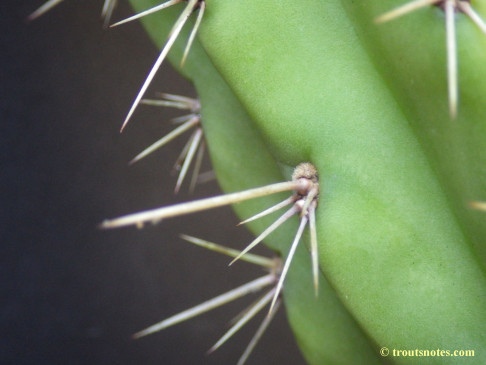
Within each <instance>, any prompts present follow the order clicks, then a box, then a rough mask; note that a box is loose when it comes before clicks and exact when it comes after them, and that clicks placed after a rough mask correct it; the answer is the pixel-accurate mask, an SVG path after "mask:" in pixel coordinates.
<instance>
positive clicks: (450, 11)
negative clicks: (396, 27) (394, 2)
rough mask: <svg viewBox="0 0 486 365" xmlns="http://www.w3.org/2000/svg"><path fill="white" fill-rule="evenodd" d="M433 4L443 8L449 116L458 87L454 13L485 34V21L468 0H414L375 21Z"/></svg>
mask: <svg viewBox="0 0 486 365" xmlns="http://www.w3.org/2000/svg"><path fill="white" fill-rule="evenodd" d="M430 5H435V6H438V7H440V8H442V9H443V10H444V13H445V28H446V46H447V47H446V48H447V80H448V90H449V91H448V98H449V114H450V116H451V118H455V117H456V116H457V108H458V99H459V90H458V89H459V87H458V75H457V73H458V72H457V39H456V28H455V19H454V18H455V14H456V12H460V13H463V14H465V15H466V16H467V17H468V18H469V19H471V20H472V21H473V22H474V24H476V25H477V26H478V27H479V29H481V31H482V32H483V33H485V34H486V23H485V22H484V21H483V20H482V19H481V17H480V16H479V15H478V14H477V12H476V11H475V10H474V8H473V7H472V6H471V3H470V1H469V0H414V1H410V2H408V3H406V4H404V5H402V6H399V7H398V8H395V9H393V10H391V11H389V12H387V13H385V14H383V15H380V16H379V17H377V18H376V19H375V21H376V22H377V23H385V22H388V21H390V20H393V19H397V18H399V17H401V16H403V15H406V14H409V13H411V12H414V11H416V10H418V9H421V8H423V7H425V6H430Z"/></svg>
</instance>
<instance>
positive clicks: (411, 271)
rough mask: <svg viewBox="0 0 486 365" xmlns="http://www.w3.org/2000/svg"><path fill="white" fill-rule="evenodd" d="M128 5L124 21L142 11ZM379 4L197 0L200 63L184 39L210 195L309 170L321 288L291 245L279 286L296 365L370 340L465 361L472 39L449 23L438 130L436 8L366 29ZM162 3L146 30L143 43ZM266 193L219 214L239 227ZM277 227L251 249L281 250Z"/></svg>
mask: <svg viewBox="0 0 486 365" xmlns="http://www.w3.org/2000/svg"><path fill="white" fill-rule="evenodd" d="M132 3H133V4H134V6H135V9H136V10H137V11H140V10H142V9H146V8H148V7H150V6H153V5H154V4H156V3H158V2H156V1H150V0H143V1H141V0H132ZM381 3H382V2H381V1H379V0H376V1H367V2H366V4H365V3H364V2H346V1H342V2H341V1H336V0H326V1H317V0H302V1H299V2H286V3H285V4H284V5H282V2H281V1H278V2H277V1H261V0H260V1H256V0H246V1H241V2H235V1H227V0H207V11H206V16H205V19H204V20H203V24H202V26H201V29H200V33H199V39H200V41H201V44H202V46H203V47H204V50H205V51H206V52H207V53H208V55H209V57H210V60H211V61H209V59H208V57H207V55H206V54H205V52H204V50H203V49H202V48H201V47H200V45H199V44H196V45H195V46H194V48H193V50H192V51H191V54H190V56H189V59H188V61H187V63H186V65H185V66H184V69H183V70H182V73H183V74H184V75H185V76H187V77H188V78H190V79H191V80H192V81H193V82H194V84H195V86H196V88H197V91H198V93H199V96H200V98H201V103H202V115H203V126H204V130H205V136H206V138H207V140H208V145H209V150H210V154H211V159H212V162H213V165H214V168H215V170H216V173H217V175H218V180H219V182H220V184H221V186H222V188H223V190H225V191H235V190H241V189H244V188H248V187H254V186H260V185H264V184H266V183H269V182H275V181H279V180H282V173H283V174H284V175H285V174H287V178H288V169H286V168H281V171H280V170H279V166H288V167H290V166H295V165H296V164H298V163H299V162H302V161H311V162H312V163H314V165H316V166H317V168H318V170H319V174H320V181H321V194H320V197H321V198H320V206H319V208H318V215H317V225H318V234H319V244H320V255H319V257H320V264H321V270H322V271H323V273H324V274H325V277H326V278H327V280H328V281H329V283H330V286H328V284H327V283H325V282H324V280H321V288H320V289H321V290H320V295H319V297H318V298H317V299H314V297H313V293H312V285H311V278H310V260H309V259H308V257H306V256H307V254H306V252H305V251H306V250H305V249H304V248H303V247H301V248H300V250H299V256H298V257H297V258H296V260H295V262H294V263H293V265H292V269H291V272H290V273H289V277H288V279H287V281H286V284H285V292H284V295H285V302H286V309H287V313H288V316H289V320H290V322H291V325H292V327H293V330H294V332H295V334H296V338H297V340H298V342H299V345H300V346H301V349H302V351H303V353H304V355H305V357H306V359H307V360H308V362H309V363H311V364H327V363H358V362H359V363H372V362H377V361H379V360H380V356H379V355H377V354H376V353H373V351H372V349H375V351H376V350H377V349H379V348H380V347H382V346H386V347H388V348H390V349H393V348H395V349H404V350H413V349H425V350H436V349H445V350H461V349H462V350H466V349H472V350H474V351H475V362H476V361H477V362H478V363H481V362H484V361H485V359H486V357H485V356H486V355H485V352H484V349H485V348H486V338H485V337H486V331H485V329H486V328H485V327H486V306H485V305H484V303H486V280H485V275H484V273H485V271H484V259H485V252H486V245H485V237H486V236H485V233H486V232H485V230H486V223H485V220H484V216H482V215H481V213H479V212H474V211H470V210H468V209H467V208H466V207H465V206H466V204H467V202H468V201H469V200H471V199H481V198H483V199H484V197H485V196H486V184H485V183H484V181H485V177H486V176H485V175H486V170H485V169H486V168H485V167H484V166H485V164H484V162H485V159H486V147H485V143H484V140H485V139H484V138H483V137H484V134H485V132H486V127H485V125H486V124H485V122H484V116H485V115H486V104H485V103H484V102H481V101H482V100H483V99H484V96H485V95H486V90H484V88H485V87H486V86H484V85H486V82H484V81H486V74H485V71H484V67H482V68H481V67H480V66H481V65H484V58H485V50H486V41H485V39H484V37H481V35H480V34H479V32H478V31H477V30H475V29H473V28H474V27H473V26H472V25H470V24H464V23H466V22H465V21H464V19H461V15H460V14H459V15H458V18H459V19H458V23H459V24H460V25H458V39H459V45H460V49H459V65H460V71H459V78H460V105H459V116H458V118H457V120H450V118H449V116H448V108H447V99H446V95H447V92H446V87H447V82H446V76H445V74H446V73H445V66H444V65H445V51H444V43H445V41H444V26H443V16H442V14H441V11H440V10H439V9H436V8H430V9H429V8H427V9H426V10H425V11H423V13H421V14H419V13H418V12H417V14H414V15H409V16H408V18H404V19H400V20H397V21H396V23H395V24H394V23H390V24H386V25H380V26H377V25H374V24H373V23H372V19H373V18H374V17H375V16H378V15H380V14H381V13H383V12H384V11H386V10H389V9H390V8H393V7H394V6H396V5H399V4H401V3H402V2H401V1H389V2H386V3H385V4H381ZM478 10H479V11H481V10H483V14H484V9H483V8H480V9H478ZM178 11H180V8H179V9H170V10H166V11H164V12H161V13H159V14H158V15H153V16H151V17H147V18H146V19H145V20H144V23H145V25H146V27H147V29H148V31H149V34H151V35H152V36H153V37H154V38H156V39H157V40H158V42H159V45H160V44H161V40H163V39H164V37H165V35H166V34H167V32H168V29H169V28H170V26H171V25H172V23H173V20H174V18H175V16H176V14H177V13H178ZM414 17H415V18H414ZM398 22H400V24H398ZM425 34H430V38H426V37H425V36H424V35H425ZM182 38H184V36H183V37H181V39H182ZM183 42H184V40H182V42H178V44H177V49H176V50H174V51H173V52H172V54H171V60H172V61H173V63H174V64H176V65H177V63H178V62H179V60H180V55H181V52H182V48H183ZM467 42H469V43H467ZM413 47H417V49H419V50H420V51H419V52H416V51H415V48H413ZM470 50H472V51H471V52H469V51H470ZM424 55H426V56H424ZM213 64H214V66H215V68H216V69H217V71H215V70H214V68H213ZM404 65H405V66H404ZM221 76H222V78H221ZM223 79H224V81H223ZM278 199H279V198H268V199H262V200H258V201H256V202H250V203H244V204H241V205H238V206H237V207H235V210H236V212H237V214H238V215H239V216H240V217H242V218H244V217H248V216H250V215H251V214H253V213H255V212H256V211H259V210H262V209H263V208H265V207H268V206H270V205H271V203H272V202H277V201H278ZM268 223H269V220H262V222H255V223H254V224H251V226H250V228H251V230H252V231H254V232H261V230H262V229H263V228H264V227H265V225H266V224H268ZM289 226H292V227H285V228H286V229H284V230H279V231H278V232H276V233H275V234H274V235H272V236H270V237H269V239H268V240H266V242H265V243H266V244H268V245H269V246H270V247H271V248H273V249H275V250H278V251H280V252H282V254H283V255H285V254H286V252H287V249H288V248H287V247H288V245H289V244H290V242H291V237H292V236H293V233H294V232H295V225H289ZM336 294H337V297H339V300H340V301H339V300H338V299H337V298H336ZM341 303H342V305H341ZM360 328H361V329H362V331H361V329H360ZM389 360H391V361H394V362H397V363H400V362H407V360H408V359H407V358H403V357H395V358H392V357H390V358H389ZM413 360H414V363H421V362H427V363H430V362H441V363H444V362H445V363H447V362H452V361H454V360H451V358H447V357H436V358H433V357H432V358H431V357H424V358H420V357H417V358H414V359H413ZM481 360H482V361H481ZM408 361H410V360H408Z"/></svg>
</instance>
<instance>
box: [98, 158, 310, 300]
mask: <svg viewBox="0 0 486 365" xmlns="http://www.w3.org/2000/svg"><path fill="white" fill-rule="evenodd" d="M289 190H294V194H293V195H292V196H290V197H289V198H287V199H285V200H284V201H282V202H281V203H279V204H277V205H275V206H273V207H270V208H268V209H266V210H264V211H263V212H261V213H259V214H257V215H255V216H253V217H251V218H248V219H247V220H245V221H243V222H241V223H240V224H244V223H248V222H250V221H253V220H255V219H258V218H261V217H263V216H266V215H268V214H271V213H273V212H275V211H277V210H279V209H281V208H283V207H285V206H288V205H290V204H293V205H292V207H291V208H290V209H289V210H288V211H287V212H285V213H284V214H283V215H282V216H281V217H280V218H278V219H277V220H276V221H275V222H274V223H273V224H271V225H270V226H269V227H268V228H267V229H265V230H264V231H263V232H262V233H261V234H260V235H259V236H258V237H257V238H256V239H255V240H253V241H252V242H251V243H250V244H249V245H248V246H247V247H246V248H245V249H244V250H243V251H242V252H241V253H240V254H239V255H237V256H236V257H235V259H234V260H233V261H232V262H231V263H230V265H231V264H232V263H234V262H235V261H236V260H238V259H240V258H242V257H243V256H244V255H245V254H246V253H247V252H248V251H249V250H250V249H252V248H253V247H255V246H256V245H257V244H258V243H260V242H262V241H263V240H264V239H265V237H267V236H268V235H269V234H270V233H272V232H273V231H274V230H275V229H277V228H278V227H279V226H281V225H282V224H283V223H284V222H285V221H287V220H288V219H289V218H291V217H292V216H294V215H295V214H297V213H299V214H300V225H299V228H298V230H297V233H296V234H295V237H294V240H293V242H292V245H291V247H290V251H289V253H288V255H287V259H286V260H285V264H284V267H283V269H282V273H281V276H280V280H279V282H278V284H277V287H276V292H275V295H274V297H273V299H272V304H271V307H270V308H272V307H273V305H274V304H275V302H276V300H277V298H278V295H279V293H280V291H281V289H282V285H283V282H284V280H285V276H286V274H287V272H288V269H289V267H290V264H291V262H292V259H293V257H294V254H295V250H296V249H297V245H298V244H299V242H300V239H301V237H302V233H303V231H304V228H305V226H306V225H307V223H308V222H309V228H310V236H311V247H310V251H311V260H312V273H313V283H314V290H315V293H316V295H317V290H318V275H319V264H318V253H317V234H316V224H315V210H316V207H317V202H318V199H319V176H318V172H317V169H316V168H315V167H314V166H313V165H312V164H311V163H309V162H303V163H301V164H299V165H298V166H297V167H296V168H295V170H294V173H293V175H292V181H289V182H283V183H275V184H271V185H267V186H263V187H260V188H254V189H250V190H245V191H241V192H237V193H230V194H226V195H221V196H216V197H212V198H206V199H201V200H194V201H191V202H187V203H181V204H176V205H171V206H167V207H162V208H158V209H153V210H148V211H143V212H139V213H134V214H129V215H126V216H122V217H119V218H114V219H111V220H105V221H104V222H103V223H102V224H101V225H100V227H101V228H118V227H123V226H128V225H136V226H137V227H143V224H144V223H146V222H152V223H158V222H160V221H161V220H162V219H165V218H170V217H176V216H180V215H184V214H189V213H194V212H198V211H202V210H208V209H212V208H216V207H220V206H224V205H230V204H235V203H239V202H242V201H245V200H249V199H254V198H258V197H262V196H266V195H269V194H275V193H279V192H282V191H289Z"/></svg>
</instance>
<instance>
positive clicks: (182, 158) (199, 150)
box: [130, 93, 205, 194]
mask: <svg viewBox="0 0 486 365" xmlns="http://www.w3.org/2000/svg"><path fill="white" fill-rule="evenodd" d="M158 96H160V97H161V99H142V100H141V101H140V103H141V104H145V105H152V106H165V107H172V108H177V109H183V110H188V111H189V112H190V113H189V114H186V115H183V116H181V117H178V118H175V119H173V122H174V123H177V124H180V125H179V127H177V128H175V129H174V130H173V131H172V132H170V133H168V134H167V135H165V136H164V137H162V138H161V139H159V140H158V141H157V142H155V143H154V144H152V145H151V146H149V147H147V148H146V149H145V150H143V151H142V152H140V153H139V154H138V155H137V156H135V158H133V160H131V161H130V164H133V163H135V162H137V161H139V160H141V159H142V158H144V157H146V156H148V155H149V154H151V153H152V152H154V151H156V150H157V149H159V148H161V147H162V146H165V145H166V144H167V143H169V142H171V141H172V140H174V139H175V138H177V137H179V136H180V135H182V134H183V133H185V132H187V131H188V130H190V129H194V132H193V133H192V134H191V137H190V138H189V140H188V141H187V143H186V145H185V146H184V148H183V149H182V152H181V154H180V155H179V157H178V159H177V161H176V163H175V165H174V170H176V171H179V177H178V179H177V183H176V187H175V190H174V192H175V193H176V194H177V193H178V192H179V190H180V187H181V185H182V183H183V181H184V178H185V177H186V175H187V172H188V170H189V167H190V165H191V163H192V161H193V160H194V158H195V163H194V170H193V174H192V178H191V182H190V185H189V191H190V192H191V193H192V192H193V191H194V188H195V187H196V184H197V183H198V181H199V180H200V179H199V177H200V170H201V164H202V160H203V157H204V151H205V142H204V138H203V130H202V127H201V115H200V109H201V106H200V104H199V100H197V99H192V98H189V97H186V96H180V95H173V94H166V93H158Z"/></svg>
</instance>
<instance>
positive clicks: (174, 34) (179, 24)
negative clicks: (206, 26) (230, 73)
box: [111, 0, 206, 131]
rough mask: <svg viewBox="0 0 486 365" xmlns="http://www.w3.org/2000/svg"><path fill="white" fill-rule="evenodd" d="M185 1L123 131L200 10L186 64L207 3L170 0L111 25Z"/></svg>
mask: <svg viewBox="0 0 486 365" xmlns="http://www.w3.org/2000/svg"><path fill="white" fill-rule="evenodd" d="M183 1H187V5H186V7H185V8H184V10H183V11H182V12H181V14H180V15H179V18H178V19H177V20H176V22H175V23H174V25H173V27H172V29H171V31H170V33H169V36H168V38H167V42H166V43H165V46H164V47H163V48H162V51H161V52H160V54H159V57H158V58H157V60H156V61H155V63H154V65H153V66H152V69H151V70H150V72H149V74H148V75H147V77H146V78H145V81H144V83H143V84H142V87H141V88H140V91H139V92H138V94H137V96H136V97H135V100H134V102H133V104H132V106H131V108H130V110H129V111H128V114H127V116H126V118H125V120H124V122H123V125H122V127H121V131H123V129H125V127H126V125H127V123H128V121H129V120H130V118H131V117H132V115H133V113H134V112H135V109H136V108H137V106H138V104H139V103H140V100H141V99H142V97H143V95H144V94H145V92H146V91H147V89H148V87H149V85H150V84H151V82H152V80H153V78H154V77H155V74H156V73H157V71H158V69H159V68H160V66H161V65H162V62H164V59H165V58H166V57H167V54H168V53H169V51H170V49H171V48H172V46H173V45H174V42H175V41H176V40H177V38H178V37H179V34H180V32H181V30H182V28H183V27H184V24H186V22H187V20H188V19H189V17H190V15H191V14H192V13H193V12H194V11H195V10H198V9H199V13H198V16H197V18H196V22H195V24H194V27H193V29H192V31H191V34H190V35H189V39H188V41H187V45H186V48H185V49H184V53H183V55H182V60H181V67H182V66H183V65H184V63H185V61H186V59H187V55H188V54H189V50H190V49H191V45H192V43H193V42H194V39H195V37H196V33H197V30H198V28H199V25H200V24H201V21H202V18H203V15H204V10H205V9H206V2H205V1H204V0H169V1H167V2H165V3H163V4H160V5H157V6H154V7H152V8H150V9H148V10H145V11H142V12H140V13H138V14H136V15H134V16H132V17H129V18H127V19H125V20H122V21H120V22H118V23H115V24H113V25H111V27H116V26H118V25H122V24H125V23H128V22H130V21H132V20H136V19H139V18H142V17H144V16H146V15H149V14H152V13H155V12H157V11H159V10H162V9H166V8H168V7H170V6H173V5H176V4H179V3H181V2H183Z"/></svg>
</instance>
